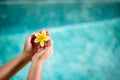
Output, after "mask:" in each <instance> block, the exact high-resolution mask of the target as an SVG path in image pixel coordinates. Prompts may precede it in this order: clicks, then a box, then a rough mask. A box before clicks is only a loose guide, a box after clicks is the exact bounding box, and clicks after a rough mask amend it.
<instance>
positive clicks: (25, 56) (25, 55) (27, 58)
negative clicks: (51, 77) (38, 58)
mask: <svg viewBox="0 0 120 80" xmlns="http://www.w3.org/2000/svg"><path fill="white" fill-rule="evenodd" d="M21 56H22V58H23V59H25V60H28V61H30V60H31V57H32V56H31V55H29V54H27V53H25V52H24V51H23V52H22V53H21Z"/></svg>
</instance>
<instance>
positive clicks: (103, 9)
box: [0, 2, 120, 80]
mask: <svg viewBox="0 0 120 80" xmlns="http://www.w3.org/2000/svg"><path fill="white" fill-rule="evenodd" d="M119 8H120V3H117V2H105V3H103V2H101V3H98V2H97V3H96V2H85V3H82V2H79V3H77V2H76V3H57V4H53V3H50V4H49V3H47V4H42V5H39V4H36V5H35V4H31V3H30V4H7V5H6V4H0V11H1V12H0V16H1V17H0V26H1V27H0V66H2V65H4V64H6V63H7V62H9V61H10V60H12V59H14V58H15V57H17V56H18V55H19V54H20V53H21V52H22V50H23V46H24V42H25V39H26V37H27V36H28V35H29V34H31V33H32V32H35V31H38V30H39V29H43V28H44V29H46V30H49V31H50V33H51V37H52V39H53V42H54V53H53V55H52V56H51V57H50V58H49V59H48V60H47V61H46V63H45V64H44V66H43V70H42V71H43V72H42V80H120V71H119V69H120V54H119V53H120V18H119V17H120V14H119V11H120V10H119ZM30 65H31V63H29V64H28V65H27V66H25V67H24V68H23V69H22V70H20V71H19V72H18V73H17V74H16V75H15V76H13V77H12V78H11V79H10V80H26V78H27V75H28V71H29V68H30Z"/></svg>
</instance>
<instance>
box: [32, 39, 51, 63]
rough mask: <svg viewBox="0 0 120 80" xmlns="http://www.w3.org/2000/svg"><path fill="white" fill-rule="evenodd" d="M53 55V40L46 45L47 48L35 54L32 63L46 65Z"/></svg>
mask: <svg viewBox="0 0 120 80" xmlns="http://www.w3.org/2000/svg"><path fill="white" fill-rule="evenodd" d="M52 53H53V42H52V40H49V41H48V43H46V47H45V48H41V49H39V50H38V51H37V53H35V54H34V56H33V57H32V61H33V62H34V61H38V62H41V63H44V62H45V61H46V60H47V59H48V58H49V57H50V55H51V54H52Z"/></svg>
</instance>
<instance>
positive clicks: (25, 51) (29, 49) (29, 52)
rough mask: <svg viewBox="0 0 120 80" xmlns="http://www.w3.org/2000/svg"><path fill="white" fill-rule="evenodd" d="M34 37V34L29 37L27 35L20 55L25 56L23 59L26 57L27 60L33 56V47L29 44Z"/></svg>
mask: <svg viewBox="0 0 120 80" xmlns="http://www.w3.org/2000/svg"><path fill="white" fill-rule="evenodd" d="M33 36H34V33H32V34H31V35H29V36H28V37H27V39H26V41H25V44H24V49H23V52H22V54H23V55H24V56H25V57H28V58H32V56H33V54H34V53H33V51H34V49H33V47H32V43H31V40H32V38H33Z"/></svg>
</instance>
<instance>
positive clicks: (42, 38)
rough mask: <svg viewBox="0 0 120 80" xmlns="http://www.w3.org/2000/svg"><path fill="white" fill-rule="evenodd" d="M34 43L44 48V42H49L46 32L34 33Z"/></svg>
mask: <svg viewBox="0 0 120 80" xmlns="http://www.w3.org/2000/svg"><path fill="white" fill-rule="evenodd" d="M35 37H36V38H35V40H34V42H35V43H39V44H40V46H41V47H44V45H45V41H48V40H49V36H47V35H46V31H42V32H41V33H35Z"/></svg>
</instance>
